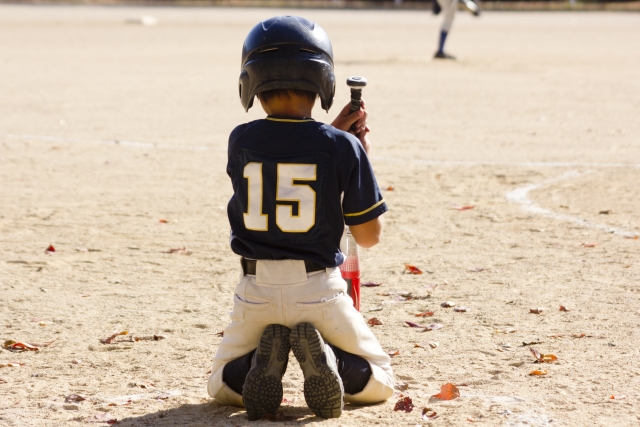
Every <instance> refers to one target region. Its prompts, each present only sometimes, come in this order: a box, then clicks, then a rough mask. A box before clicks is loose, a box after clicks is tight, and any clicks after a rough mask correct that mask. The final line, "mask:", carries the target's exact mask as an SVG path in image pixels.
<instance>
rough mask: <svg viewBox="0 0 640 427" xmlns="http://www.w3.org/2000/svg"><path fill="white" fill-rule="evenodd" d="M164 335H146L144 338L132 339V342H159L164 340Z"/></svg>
mask: <svg viewBox="0 0 640 427" xmlns="http://www.w3.org/2000/svg"><path fill="white" fill-rule="evenodd" d="M166 338H167V337H165V336H164V335H146V336H144V337H134V338H133V340H134V341H160V340H163V339H166Z"/></svg>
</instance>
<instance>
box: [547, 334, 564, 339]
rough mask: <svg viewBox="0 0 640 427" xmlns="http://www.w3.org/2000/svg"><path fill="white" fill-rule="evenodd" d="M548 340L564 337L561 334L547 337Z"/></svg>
mask: <svg viewBox="0 0 640 427" xmlns="http://www.w3.org/2000/svg"><path fill="white" fill-rule="evenodd" d="M549 338H564V335H562V334H556V335H549Z"/></svg>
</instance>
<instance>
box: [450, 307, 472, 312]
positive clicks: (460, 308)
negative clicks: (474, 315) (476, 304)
mask: <svg viewBox="0 0 640 427" xmlns="http://www.w3.org/2000/svg"><path fill="white" fill-rule="evenodd" d="M453 311H455V312H456V313H466V312H467V311H469V309H468V308H467V307H455V308H454V309H453Z"/></svg>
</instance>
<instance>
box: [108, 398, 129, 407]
mask: <svg viewBox="0 0 640 427" xmlns="http://www.w3.org/2000/svg"><path fill="white" fill-rule="evenodd" d="M131 403H133V402H132V401H131V399H127V400H123V401H120V402H111V403H109V404H107V406H129V405H131Z"/></svg>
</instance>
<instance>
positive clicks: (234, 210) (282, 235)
mask: <svg viewBox="0 0 640 427" xmlns="http://www.w3.org/2000/svg"><path fill="white" fill-rule="evenodd" d="M227 174H228V175H229V177H230V178H231V182H232V185H233V190H234V195H233V197H232V198H231V200H230V201H229V206H228V209H227V212H228V215H229V222H230V223H231V249H232V250H233V251H234V252H235V253H237V254H238V255H242V256H244V257H246V258H251V259H270V260H278V259H296V260H306V261H313V262H315V263H317V264H320V265H321V266H323V267H337V266H338V265H340V264H342V263H343V262H344V259H345V255H344V254H343V253H342V252H341V251H340V238H341V237H342V234H343V232H344V225H345V224H347V225H358V224H363V223H365V222H368V221H371V220H372V219H375V218H377V217H378V216H380V215H382V214H383V213H384V212H386V211H387V205H386V204H385V202H384V199H383V198H382V195H381V194H380V189H379V188H378V184H377V182H376V179H375V176H374V174H373V169H372V167H371V163H369V159H368V158H367V155H366V153H365V151H364V149H363V148H362V145H361V144H360V142H359V141H358V139H357V138H356V137H354V136H353V135H351V134H349V133H347V132H343V131H340V130H338V129H336V128H334V127H333V126H330V125H326V124H323V123H318V122H316V121H314V120H312V119H300V120H297V119H280V118H275V117H268V118H266V119H263V120H256V121H253V122H250V123H247V124H243V125H240V126H238V127H236V128H235V129H234V130H233V132H231V136H230V137H229V160H228V164H227Z"/></svg>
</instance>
